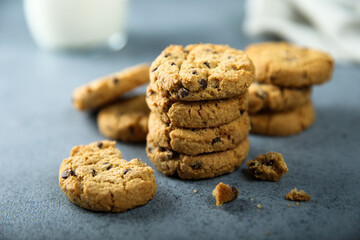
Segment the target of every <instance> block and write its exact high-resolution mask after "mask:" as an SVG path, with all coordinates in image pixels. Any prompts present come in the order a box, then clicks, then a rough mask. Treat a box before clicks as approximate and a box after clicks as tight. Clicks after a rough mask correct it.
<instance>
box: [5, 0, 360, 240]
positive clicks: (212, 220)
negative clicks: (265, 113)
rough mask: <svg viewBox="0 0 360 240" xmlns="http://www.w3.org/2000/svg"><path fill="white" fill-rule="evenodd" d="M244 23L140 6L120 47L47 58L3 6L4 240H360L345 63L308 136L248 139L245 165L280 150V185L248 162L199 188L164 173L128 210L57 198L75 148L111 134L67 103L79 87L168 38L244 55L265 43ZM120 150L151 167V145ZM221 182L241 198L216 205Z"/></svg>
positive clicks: (194, 5) (150, 53)
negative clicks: (299, 199) (295, 195)
mask: <svg viewBox="0 0 360 240" xmlns="http://www.w3.org/2000/svg"><path fill="white" fill-rule="evenodd" d="M220 2H224V3H222V4H221V3H220ZM184 16H186V17H185V18H184ZM242 18H243V4H242V2H241V1H235V0H234V1H190V0H188V1H138V0H134V1H132V2H131V11H130V15H129V42H128V44H127V45H126V47H125V48H124V49H123V50H122V51H120V52H117V53H110V54H102V55H79V54H72V55H69V54H51V53H46V52H43V51H40V50H38V49H37V48H36V46H35V45H34V43H33V41H32V39H31V37H30V35H29V33H28V30H27V28H26V25H25V20H24V17H23V12H22V1H19V0H16V1H15V0H1V1H0V109H1V111H2V114H1V117H0V152H1V157H0V170H1V171H0V239H99V238H102V239H125V238H126V239H220V238H221V239H262V238H264V239H265V238H266V239H303V238H304V239H359V236H360V227H359V223H360V187H359V185H360V157H359V156H360V150H359V149H360V121H359V119H360V106H359V105H360V82H359V81H360V69H359V67H357V66H342V65H337V66H336V69H335V72H334V76H333V79H332V81H331V82H330V83H328V84H325V85H323V86H320V87H315V89H314V93H313V99H314V102H315V106H316V111H317V121H316V123H315V125H314V126H312V127H311V128H310V129H308V130H307V131H305V132H304V133H302V134H300V135H297V136H293V137H284V138H270V137H262V136H253V135H252V136H251V137H250V142H251V149H250V153H249V156H248V159H251V158H254V157H256V156H257V155H258V154H260V153H264V152H266V151H269V150H274V151H278V152H281V153H283V156H284V158H285V160H286V162H287V164H288V167H289V173H288V174H287V175H286V176H285V177H283V178H282V179H281V180H280V181H279V182H276V183H273V182H263V181H255V180H253V179H252V178H251V177H249V175H248V174H247V172H246V168H245V164H244V165H242V166H241V167H240V168H239V169H238V170H236V171H235V172H233V173H232V174H228V175H225V176H221V177H217V178H214V179H208V180H202V181H181V180H179V179H173V178H166V177H164V176H163V175H162V174H160V173H159V172H158V171H156V172H155V177H156V179H157V184H158V191H157V195H156V197H155V198H154V199H153V200H152V201H151V202H149V203H148V204H147V205H145V206H143V207H139V208H136V209H133V210H131V211H128V212H125V213H121V214H105V213H94V212H91V211H87V210H84V209H81V208H79V207H77V206H76V205H74V204H72V203H71V202H70V201H69V200H68V199H67V198H66V196H65V195H64V194H63V193H62V192H61V190H60V188H59V186H58V169H59V166H60V163H61V161H62V159H63V158H66V157H67V156H69V153H70V150H71V148H72V147H73V146H74V145H78V144H87V143H90V142H92V141H97V140H100V139H103V137H102V136H101V135H100V134H99V132H98V130H97V127H96V122H95V116H94V115H92V114H83V113H79V112H76V111H75V110H74V109H73V107H72V106H71V103H70V99H71V93H72V90H73V89H74V88H75V87H76V86H78V85H81V84H83V83H85V82H87V81H88V80H90V79H92V78H94V77H98V76H101V75H104V74H108V73H110V72H113V71H117V70H119V69H121V68H124V67H127V66H131V65H134V64H137V63H140V62H146V61H147V62H151V61H152V60H153V59H154V58H155V57H156V56H157V55H158V54H159V52H160V51H161V49H163V48H164V47H165V46H167V45H168V44H172V43H176V44H188V43H197V42H212V43H223V44H230V45H231V46H233V47H236V48H240V49H243V48H244V47H245V46H246V45H247V44H249V43H251V42H254V41H259V40H261V39H249V38H247V37H246V36H244V35H243V34H242V33H241V27H240V26H241V21H242ZM137 91H138V92H142V91H144V88H140V89H139V90H137ZM117 147H118V148H119V149H121V150H122V152H123V155H124V157H125V159H128V160H129V159H131V158H135V157H140V158H141V159H142V160H143V161H145V162H147V163H148V164H149V165H150V166H153V165H152V164H151V163H150V162H149V160H148V158H147V157H146V154H145V150H144V147H145V145H144V144H122V143H118V144H117ZM220 181H223V182H225V183H227V184H230V185H234V186H236V187H237V188H238V189H239V190H240V195H239V198H238V199H237V200H236V201H235V202H232V203H229V204H226V205H223V206H221V207H217V206H216V205H215V201H214V198H213V197H212V195H211V191H212V189H213V188H214V187H215V185H216V184H217V183H218V182H220ZM294 187H297V188H301V189H304V190H305V191H306V192H308V193H310V194H311V196H312V198H311V201H310V202H308V203H300V206H299V207H297V206H296V205H295V203H294V202H289V201H287V200H285V198H284V197H285V194H286V193H287V192H289V191H290V190H291V189H293V188H294ZM194 189H197V191H198V193H197V194H194V193H193V190H194ZM251 198H252V199H253V200H251ZM258 203H260V204H261V205H262V206H263V208H262V209H257V207H256V205H257V204H258ZM288 204H290V207H287V205H288ZM267 231H268V233H269V234H266V232H267Z"/></svg>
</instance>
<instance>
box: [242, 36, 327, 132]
mask: <svg viewBox="0 0 360 240" xmlns="http://www.w3.org/2000/svg"><path fill="white" fill-rule="evenodd" d="M246 53H247V54H248V56H249V58H250V59H251V60H252V61H253V63H254V65H255V67H256V75H255V82H254V83H253V84H252V85H251V86H250V88H249V114H250V119H251V131H252V132H253V133H256V134H264V135H272V136H288V135H293V134H297V133H300V132H302V131H303V130H305V129H306V128H308V127H309V126H311V125H312V124H313V122H314V121H315V110H314V106H313V104H312V101H311V87H312V85H314V84H322V83H324V82H326V81H328V80H329V79H330V78H331V75H332V71H333V65H334V63H333V60H332V58H331V57H330V56H329V55H328V54H326V53H324V52H321V51H317V50H311V49H307V48H301V47H298V46H295V45H291V44H288V43H283V42H280V43H260V44H253V45H250V46H249V47H248V48H247V49H246Z"/></svg>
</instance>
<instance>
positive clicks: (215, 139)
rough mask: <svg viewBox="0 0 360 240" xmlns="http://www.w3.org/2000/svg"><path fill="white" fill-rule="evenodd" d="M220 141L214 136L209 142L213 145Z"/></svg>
mask: <svg viewBox="0 0 360 240" xmlns="http://www.w3.org/2000/svg"><path fill="white" fill-rule="evenodd" d="M217 142H220V138H219V137H216V138H214V139H213V140H212V142H211V144H212V145H214V144H215V143H217Z"/></svg>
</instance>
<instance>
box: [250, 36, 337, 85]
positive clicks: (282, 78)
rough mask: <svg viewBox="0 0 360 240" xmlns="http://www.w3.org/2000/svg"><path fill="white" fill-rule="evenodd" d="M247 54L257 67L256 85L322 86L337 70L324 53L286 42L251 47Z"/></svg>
mask: <svg viewBox="0 0 360 240" xmlns="http://www.w3.org/2000/svg"><path fill="white" fill-rule="evenodd" d="M245 51H246V53H247V54H248V56H249V58H250V59H251V60H252V61H253V63H254V65H255V68H256V74H255V81H257V82H263V83H271V84H274V85H278V86H284V87H301V86H309V85H313V84H321V83H324V82H326V81H328V80H329V79H330V78H331V75H332V72H333V68H334V61H333V59H332V58H331V56H329V55H328V54H326V53H325V52H322V51H319V50H314V49H309V48H303V47H299V46H296V45H292V44H289V43H285V42H266V43H259V44H252V45H250V46H248V47H247V48H246V50H245Z"/></svg>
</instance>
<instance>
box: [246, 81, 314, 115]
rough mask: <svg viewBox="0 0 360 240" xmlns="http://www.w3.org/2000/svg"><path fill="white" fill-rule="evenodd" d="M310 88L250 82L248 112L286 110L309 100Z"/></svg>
mask: <svg viewBox="0 0 360 240" xmlns="http://www.w3.org/2000/svg"><path fill="white" fill-rule="evenodd" d="M310 99H311V88H310V87H303V88H282V87H278V86H275V85H271V84H260V83H252V84H251V86H250V87H249V109H248V111H249V113H257V112H261V111H287V110H291V109H293V108H297V107H300V106H302V105H304V104H305V103H307V102H308V101H310Z"/></svg>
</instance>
